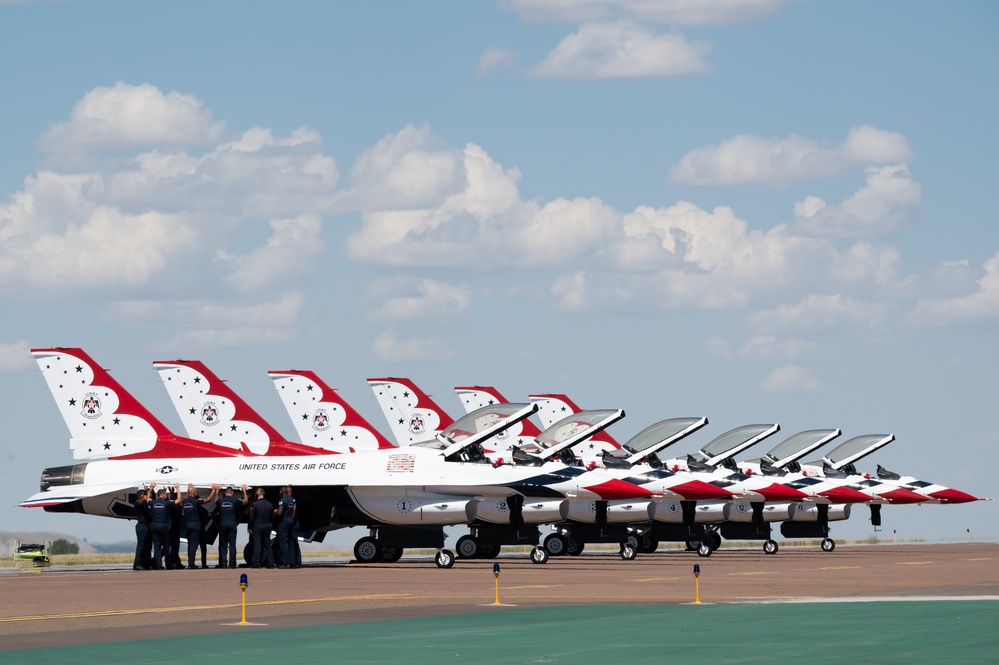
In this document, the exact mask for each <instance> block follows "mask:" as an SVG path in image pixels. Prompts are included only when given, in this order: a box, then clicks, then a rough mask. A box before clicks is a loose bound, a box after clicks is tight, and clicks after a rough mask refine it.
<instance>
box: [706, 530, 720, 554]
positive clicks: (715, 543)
mask: <svg viewBox="0 0 999 665" xmlns="http://www.w3.org/2000/svg"><path fill="white" fill-rule="evenodd" d="M707 541H708V545H710V546H711V549H712V550H716V549H718V548H719V547H721V544H722V538H721V534H720V533H718V532H717V531H711V532H710V533H708V537H707Z"/></svg>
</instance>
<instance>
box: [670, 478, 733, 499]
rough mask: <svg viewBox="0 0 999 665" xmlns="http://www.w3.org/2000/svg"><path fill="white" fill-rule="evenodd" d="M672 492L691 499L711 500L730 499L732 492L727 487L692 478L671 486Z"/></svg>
mask: <svg viewBox="0 0 999 665" xmlns="http://www.w3.org/2000/svg"><path fill="white" fill-rule="evenodd" d="M669 491H670V492H676V493H677V494H679V495H680V496H682V497H683V498H684V499H687V500H691V501H709V500H711V499H730V498H732V493H731V492H729V491H728V490H727V489H724V488H722V487H718V486H716V485H712V484H711V483H706V482H704V481H702V480H691V481H689V482H686V483H681V484H679V485H673V486H672V487H670V488H669Z"/></svg>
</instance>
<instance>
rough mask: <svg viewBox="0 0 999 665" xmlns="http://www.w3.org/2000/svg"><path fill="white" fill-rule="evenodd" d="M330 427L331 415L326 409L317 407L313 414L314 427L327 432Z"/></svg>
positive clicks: (318, 430)
mask: <svg viewBox="0 0 999 665" xmlns="http://www.w3.org/2000/svg"><path fill="white" fill-rule="evenodd" d="M329 428H330V417H329V414H327V413H326V410H325V409H316V413H315V414H314V415H313V416H312V429H314V430H316V431H317V432H325V431H326V430H328V429H329Z"/></svg>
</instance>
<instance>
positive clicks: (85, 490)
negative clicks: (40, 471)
mask: <svg viewBox="0 0 999 665" xmlns="http://www.w3.org/2000/svg"><path fill="white" fill-rule="evenodd" d="M134 489H136V487H135V485H122V484H121V483H108V484H101V485H62V486H60V487H53V488H51V489H49V490H47V491H45V492H39V493H38V494H34V495H32V496H31V497H29V498H27V499H25V500H24V501H22V502H21V503H19V504H17V505H18V506H20V507H21V508H50V507H52V506H59V505H62V504H64V503H69V502H71V501H79V500H80V499H89V498H91V497H95V496H101V495H102V494H120V493H122V492H131V491H132V490H134Z"/></svg>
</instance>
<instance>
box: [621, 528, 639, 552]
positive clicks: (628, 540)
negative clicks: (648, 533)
mask: <svg viewBox="0 0 999 665" xmlns="http://www.w3.org/2000/svg"><path fill="white" fill-rule="evenodd" d="M625 545H627V546H628V547H630V548H631V549H633V550H635V551H636V552H637V551H638V536H636V535H635V534H633V533H629V534H628V535H627V536H625V537H624V541H623V542H622V543H621V547H624V546H625Z"/></svg>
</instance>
